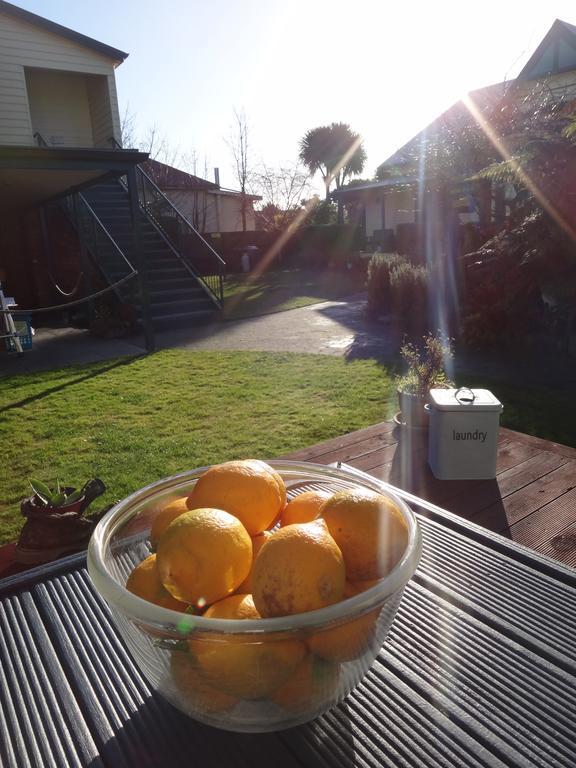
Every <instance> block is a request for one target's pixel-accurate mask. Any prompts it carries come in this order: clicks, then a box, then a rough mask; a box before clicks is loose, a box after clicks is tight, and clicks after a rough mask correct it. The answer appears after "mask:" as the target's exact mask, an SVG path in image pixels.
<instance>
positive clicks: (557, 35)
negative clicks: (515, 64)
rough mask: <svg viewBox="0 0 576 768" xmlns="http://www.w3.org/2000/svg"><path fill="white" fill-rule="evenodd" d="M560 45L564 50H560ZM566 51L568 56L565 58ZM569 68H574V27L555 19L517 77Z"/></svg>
mask: <svg viewBox="0 0 576 768" xmlns="http://www.w3.org/2000/svg"><path fill="white" fill-rule="evenodd" d="M561 47H563V48H564V49H565V50H564V51H561ZM566 52H567V53H568V58H566ZM571 52H573V56H572V58H571V60H570V53H571ZM563 53H564V60H563V56H562V54H563ZM570 69H576V27H575V26H574V25H573V24H568V22H566V21H562V20H561V19H556V21H555V22H554V23H553V24H552V26H551V27H550V29H549V30H548V32H547V33H546V35H544V37H543V39H542V41H541V43H540V44H539V45H538V47H537V48H536V50H535V51H534V53H533V54H532V56H530V58H529V59H528V61H527V62H526V64H525V65H524V67H523V68H522V70H521V72H520V74H519V75H518V78H517V79H518V80H531V79H532V78H535V77H543V76H545V75H547V74H553V73H556V72H565V71H567V70H570Z"/></svg>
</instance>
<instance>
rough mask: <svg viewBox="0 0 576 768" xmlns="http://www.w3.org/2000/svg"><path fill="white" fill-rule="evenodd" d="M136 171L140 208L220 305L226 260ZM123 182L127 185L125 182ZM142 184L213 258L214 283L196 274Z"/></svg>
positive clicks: (156, 187)
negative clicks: (214, 266) (157, 213)
mask: <svg viewBox="0 0 576 768" xmlns="http://www.w3.org/2000/svg"><path fill="white" fill-rule="evenodd" d="M110 142H111V144H112V146H114V147H115V148H116V149H122V146H121V144H119V143H118V141H116V139H115V138H114V137H111V138H110ZM136 173H137V176H138V177H139V180H140V182H141V184H140V185H139V184H138V181H137V186H141V189H142V199H140V194H138V202H139V205H140V208H141V209H142V210H143V211H144V213H145V214H146V216H147V217H148V218H149V219H150V220H151V222H152V223H153V224H154V225H155V226H156V228H157V229H158V231H159V232H160V234H161V235H162V237H163V238H164V240H165V241H166V242H167V243H168V244H169V245H170V246H171V248H172V250H173V251H174V253H175V254H176V255H177V256H178V257H179V258H180V259H181V260H182V261H183V263H184V265H185V266H186V267H187V268H188V270H189V271H190V272H191V274H192V275H193V276H194V277H195V278H196V279H197V280H198V281H199V283H200V284H201V285H202V287H203V288H204V289H205V291H206V292H207V293H208V295H209V296H210V298H211V299H212V300H213V301H214V302H215V303H216V305H217V306H218V307H222V304H223V302H224V272H225V268H226V262H225V261H224V259H223V258H222V257H221V256H220V254H218V253H217V252H216V251H215V250H214V248H213V247H212V246H211V245H210V243H209V242H208V241H207V240H206V239H205V238H204V237H202V235H201V234H200V232H198V230H197V229H196V228H195V227H194V226H193V225H192V224H191V223H190V222H189V221H188V219H187V218H186V217H185V216H184V215H183V214H182V212H181V211H179V210H178V208H177V207H176V206H175V205H174V204H173V203H172V201H171V200H170V199H169V198H168V197H167V196H166V195H165V194H164V192H163V191H162V190H161V189H160V187H158V185H157V184H156V183H155V182H154V181H153V180H152V179H151V178H150V176H149V175H148V174H147V173H146V172H145V171H144V170H143V168H141V167H140V166H136ZM123 183H124V185H125V186H126V187H127V184H126V183H125V182H123ZM144 185H148V186H149V187H150V188H151V191H152V192H153V194H154V196H155V198H156V200H159V201H161V203H162V205H163V206H164V207H165V208H166V207H167V208H168V210H169V212H170V215H171V216H173V217H174V218H175V219H176V220H177V221H178V223H179V224H180V225H182V226H183V228H184V230H185V231H187V233H188V234H190V235H192V236H193V237H194V238H196V239H197V240H198V241H200V243H201V245H202V246H203V248H204V251H205V253H207V254H208V255H209V256H210V258H211V259H212V260H215V262H216V268H217V284H216V285H214V284H212V285H211V284H210V282H212V281H208V280H206V279H205V278H204V276H202V275H200V274H198V271H197V270H196V269H195V268H194V265H193V264H192V263H191V259H190V258H189V256H188V255H187V254H186V253H184V252H183V248H182V247H179V245H178V243H175V242H174V241H173V239H172V237H171V236H170V233H169V232H167V231H166V229H165V227H164V226H163V225H162V222H161V221H159V220H158V218H157V217H156V216H155V215H154V213H153V212H152V211H151V210H150V207H149V205H148V201H147V200H146V188H145V186H144Z"/></svg>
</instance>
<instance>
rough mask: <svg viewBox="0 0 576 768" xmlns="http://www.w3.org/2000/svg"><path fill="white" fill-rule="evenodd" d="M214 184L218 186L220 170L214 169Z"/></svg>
mask: <svg viewBox="0 0 576 768" xmlns="http://www.w3.org/2000/svg"><path fill="white" fill-rule="evenodd" d="M214 183H215V184H217V185H218V186H220V168H214Z"/></svg>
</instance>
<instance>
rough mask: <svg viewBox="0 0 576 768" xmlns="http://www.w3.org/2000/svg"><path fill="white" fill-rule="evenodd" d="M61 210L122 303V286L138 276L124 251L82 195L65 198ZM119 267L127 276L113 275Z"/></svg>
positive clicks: (75, 194)
mask: <svg viewBox="0 0 576 768" xmlns="http://www.w3.org/2000/svg"><path fill="white" fill-rule="evenodd" d="M60 207H61V208H62V210H63V211H64V213H65V214H66V215H67V217H68V219H69V220H70V222H71V224H72V226H73V227H74V229H75V230H76V232H77V233H78V237H79V239H80V242H81V243H82V244H83V245H84V246H85V247H86V249H87V251H88V252H89V253H90V255H91V256H92V259H93V261H94V263H95V264H96V266H97V267H98V268H99V269H100V271H101V272H102V274H103V276H104V277H105V278H106V280H107V282H108V283H110V284H111V286H112V287H113V288H114V292H115V293H116V295H117V296H118V298H119V299H122V298H123V297H122V296H121V294H120V291H119V286H120V285H121V284H123V283H125V282H126V281H127V280H129V279H130V278H132V277H135V276H136V275H137V274H138V272H137V270H136V269H134V267H133V266H132V264H131V262H130V261H129V260H128V258H127V256H126V254H125V253H124V251H123V250H122V249H121V248H120V246H119V245H118V243H117V242H116V241H115V240H114V238H113V237H112V235H111V234H110V232H109V231H108V230H107V229H106V227H105V226H104V224H102V222H101V221H100V219H99V218H98V216H97V215H96V213H95V211H94V210H93V208H92V206H91V205H90V203H89V202H88V201H87V200H86V198H85V197H84V195H83V194H82V193H81V192H74V193H73V194H71V195H68V196H67V197H65V198H62V199H61V200H60ZM118 265H122V267H123V269H124V270H125V272H126V274H125V275H121V276H120V277H119V276H118V275H117V274H114V275H113V274H112V271H114V270H115V269H117V268H118Z"/></svg>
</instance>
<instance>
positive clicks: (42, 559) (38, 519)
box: [16, 478, 106, 565]
mask: <svg viewBox="0 0 576 768" xmlns="http://www.w3.org/2000/svg"><path fill="white" fill-rule="evenodd" d="M30 485H31V486H32V490H33V491H34V494H33V495H32V496H29V497H28V498H27V499H24V500H23V501H22V502H21V504H20V511H21V512H22V514H23V515H24V517H25V518H26V522H25V523H24V527H23V528H22V531H21V532H20V537H19V539H18V545H17V547H16V560H17V561H18V562H20V563H27V564H29V565H34V564H38V563H46V562H49V561H50V560H55V559H56V558H58V557H61V556H62V555H67V554H71V553H72V552H77V551H79V550H81V549H84V548H85V547H86V545H87V544H88V540H89V539H90V536H91V535H92V531H93V530H94V527H95V525H96V519H95V518H84V517H82V515H83V514H84V512H85V511H86V509H87V508H88V507H89V505H90V504H91V503H92V502H93V501H94V499H96V498H97V497H98V496H101V495H102V494H103V493H104V491H105V490H106V486H105V485H104V483H103V482H102V480H100V479H99V478H94V479H92V480H88V482H87V483H85V484H84V485H83V487H82V488H80V489H79V490H77V489H76V488H73V487H70V486H63V485H62V484H61V483H60V481H59V480H57V481H56V483H55V484H54V486H53V487H50V486H48V485H47V484H45V483H43V482H41V481H39V480H32V481H30Z"/></svg>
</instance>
